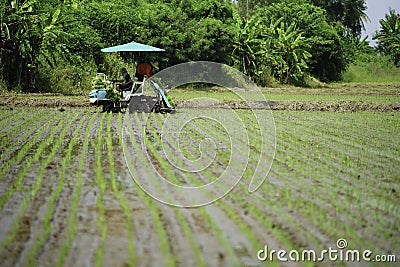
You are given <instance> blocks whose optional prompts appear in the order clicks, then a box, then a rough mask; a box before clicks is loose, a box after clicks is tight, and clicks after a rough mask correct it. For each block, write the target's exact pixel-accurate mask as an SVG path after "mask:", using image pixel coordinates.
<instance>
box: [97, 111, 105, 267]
mask: <svg viewBox="0 0 400 267" xmlns="http://www.w3.org/2000/svg"><path fill="white" fill-rule="evenodd" d="M105 115H106V113H103V114H102V116H101V118H100V123H99V130H98V134H97V135H98V136H97V142H96V155H97V157H96V183H97V185H98V187H99V195H98V198H97V207H98V209H99V217H98V226H99V229H100V244H99V246H98V247H97V250H96V266H102V265H103V256H104V255H103V254H104V248H105V245H106V238H107V224H106V221H105V208H104V203H103V199H104V194H105V190H106V180H105V179H104V176H103V170H102V167H101V148H102V145H103V134H102V132H103V121H104V118H105Z"/></svg>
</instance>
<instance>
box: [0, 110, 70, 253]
mask: <svg viewBox="0 0 400 267" xmlns="http://www.w3.org/2000/svg"><path fill="white" fill-rule="evenodd" d="M70 116H71V115H67V116H66V117H65V118H64V119H63V120H61V121H60V122H59V124H58V125H57V126H56V127H54V128H53V129H52V130H51V132H50V135H49V137H48V138H47V139H45V140H43V141H42V143H40V145H39V146H38V148H37V150H36V153H35V154H34V155H33V156H32V157H31V158H30V159H29V160H28V162H27V163H26V165H25V166H24V167H23V168H22V169H21V170H20V171H19V173H18V177H17V179H16V181H15V183H14V184H13V186H12V187H11V189H10V190H8V191H7V192H6V194H5V195H4V196H3V197H2V198H1V200H0V201H1V202H0V205H1V207H3V205H4V203H5V202H6V201H8V200H9V199H10V198H11V196H12V195H13V194H14V192H15V190H16V189H18V188H19V187H20V185H21V183H22V180H23V177H24V175H25V174H26V172H27V171H28V170H29V168H30V166H31V164H32V163H33V162H37V161H38V160H39V157H40V155H41V154H42V153H43V151H44V149H45V148H46V147H47V146H48V144H51V143H53V139H54V136H55V134H56V132H57V131H58V130H59V129H62V126H64V128H63V130H62V132H61V134H60V136H61V138H58V139H57V141H56V142H55V143H54V144H53V146H52V148H51V152H50V155H49V156H48V157H47V158H46V159H45V160H44V161H43V162H42V164H41V167H40V169H39V173H38V176H37V179H36V183H35V184H34V186H33V188H32V190H31V192H30V194H29V195H28V196H26V197H24V198H23V203H22V206H21V209H20V211H19V212H18V215H17V218H16V219H15V220H14V223H13V229H12V231H11V232H10V233H9V234H8V235H7V237H6V238H5V240H4V242H3V243H2V244H1V245H0V251H2V250H3V249H4V248H5V247H7V246H8V245H9V244H10V243H11V242H12V241H13V240H14V239H15V237H16V235H17V233H18V230H19V223H20V220H21V218H22V216H24V214H25V212H26V209H27V207H28V205H29V201H30V200H31V199H33V198H34V197H35V195H36V193H37V191H38V190H39V189H40V185H41V182H42V179H43V175H44V172H45V169H46V166H47V165H48V164H49V163H50V162H51V160H52V158H53V157H54V155H55V154H56V151H57V149H58V148H59V146H60V145H61V143H62V140H63V137H64V136H65V134H66V132H67V130H68V129H69V127H70V126H71V124H72V122H73V121H74V120H70V122H69V123H68V124H67V125H64V124H63V123H64V122H65V121H66V120H67V119H68V118H69V117H70ZM77 116H78V114H76V116H75V118H76V117H77Z"/></svg>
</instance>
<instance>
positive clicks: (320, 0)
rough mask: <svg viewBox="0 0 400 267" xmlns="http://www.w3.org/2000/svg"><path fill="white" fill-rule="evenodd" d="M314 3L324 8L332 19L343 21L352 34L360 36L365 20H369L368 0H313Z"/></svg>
mask: <svg viewBox="0 0 400 267" xmlns="http://www.w3.org/2000/svg"><path fill="white" fill-rule="evenodd" d="M313 3H314V5H316V6H319V7H322V8H324V9H325V10H326V12H327V14H328V16H329V18H330V19H331V20H332V21H337V22H340V23H342V24H343V26H345V27H346V28H347V29H348V30H349V34H350V35H356V36H360V35H361V31H362V30H364V29H365V27H364V22H368V21H369V18H368V16H367V14H366V13H365V12H366V10H367V5H366V0H341V1H338V0H313Z"/></svg>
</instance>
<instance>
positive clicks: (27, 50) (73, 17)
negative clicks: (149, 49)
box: [0, 0, 400, 91]
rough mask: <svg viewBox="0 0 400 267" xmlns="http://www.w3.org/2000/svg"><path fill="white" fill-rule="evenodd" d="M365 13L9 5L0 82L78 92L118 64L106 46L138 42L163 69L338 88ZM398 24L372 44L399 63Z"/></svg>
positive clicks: (386, 26) (134, 1)
mask: <svg viewBox="0 0 400 267" xmlns="http://www.w3.org/2000/svg"><path fill="white" fill-rule="evenodd" d="M365 10H366V1H365V0H342V1H336V0H280V1H278V0H236V1H231V0H119V1H106V0H91V1H90V0H85V1H83V0H82V1H79V0H64V1H60V0H41V1H39V0H6V1H3V2H2V3H1V4H0V13H1V42H0V49H1V50H0V54H1V57H0V80H1V81H2V83H3V84H5V85H6V86H7V88H14V87H18V86H19V87H20V88H22V90H23V91H35V90H43V87H52V86H56V84H57V83H59V82H60V81H64V80H71V82H72V83H73V84H77V81H78V80H79V79H82V76H85V75H93V73H90V72H93V71H104V72H107V71H110V68H112V66H113V65H115V64H118V62H119V61H118V60H117V59H113V58H111V59H110V57H109V56H106V55H105V54H104V53H101V52H100V49H101V48H103V47H108V46H112V45H118V44H123V43H127V42H130V41H136V42H141V43H145V44H149V45H153V46H156V47H160V48H163V49H165V50H166V52H165V53H163V54H162V55H160V54H154V53H147V54H145V53H142V54H141V55H140V59H141V60H146V61H159V62H160V67H161V68H165V67H168V66H171V65H175V64H178V63H182V62H188V61H196V60H207V61H214V62H220V63H224V64H228V65H230V66H234V67H235V68H237V69H238V70H240V71H242V72H244V73H245V74H246V75H248V76H250V77H251V78H252V79H253V80H254V81H255V82H257V83H258V84H260V85H268V84H269V83H271V82H273V81H275V82H279V83H292V84H302V83H304V80H305V78H306V77H308V76H313V77H315V78H317V79H319V80H320V81H323V82H332V81H339V80H340V79H341V75H342V73H343V72H344V71H345V70H346V68H347V67H348V65H349V64H350V63H351V62H352V60H354V58H355V56H356V54H357V53H359V52H360V51H363V50H364V51H367V50H368V49H369V46H368V43H367V42H366V41H365V39H364V40H362V39H361V38H360V35H361V31H362V30H363V27H364V22H365V21H366V20H368V18H367V16H366V14H365ZM399 21H400V17H399V15H398V14H396V13H395V11H394V10H392V11H390V12H389V14H387V15H386V17H385V18H384V19H382V20H381V30H380V31H379V32H377V34H376V36H375V38H376V39H377V41H378V48H377V49H378V51H379V52H380V53H383V54H389V55H390V56H391V57H392V58H393V61H394V63H395V64H397V65H399V64H400V51H399V50H400V37H399V36H400V27H399ZM120 56H121V57H122V58H123V59H124V60H125V61H126V62H129V60H131V55H129V53H125V54H121V55H120ZM113 60H114V61H113ZM60 66H63V67H64V68H61V67H60ZM65 66H67V68H65ZM61 69H62V70H61ZM40 87H41V88H40Z"/></svg>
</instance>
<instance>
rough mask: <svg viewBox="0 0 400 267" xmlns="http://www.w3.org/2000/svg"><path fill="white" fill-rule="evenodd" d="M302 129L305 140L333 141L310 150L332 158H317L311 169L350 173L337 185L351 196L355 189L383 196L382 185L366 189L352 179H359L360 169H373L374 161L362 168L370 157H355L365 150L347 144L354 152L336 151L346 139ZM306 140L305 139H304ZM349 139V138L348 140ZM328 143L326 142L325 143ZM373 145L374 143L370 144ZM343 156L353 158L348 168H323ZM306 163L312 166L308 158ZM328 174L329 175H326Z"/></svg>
mask: <svg viewBox="0 0 400 267" xmlns="http://www.w3.org/2000/svg"><path fill="white" fill-rule="evenodd" d="M298 127H300V129H299V131H301V132H303V136H304V137H305V138H307V137H306V136H315V137H317V138H318V139H319V140H327V139H328V136H329V140H331V143H330V144H324V145H322V146H318V147H316V146H315V145H313V146H312V147H311V148H310V149H318V152H319V153H320V154H323V155H330V157H326V158H324V159H321V158H317V159H315V160H316V161H317V163H319V164H313V166H310V169H313V168H314V169H315V168H322V169H323V171H324V172H325V173H326V172H330V175H333V176H336V174H337V172H335V169H337V170H339V171H340V172H342V171H344V172H347V173H349V176H350V177H349V178H348V179H345V180H343V179H339V181H335V185H336V186H337V182H340V183H341V184H342V187H340V188H341V190H345V191H346V192H347V193H348V194H349V195H354V194H353V193H355V192H357V191H354V189H355V188H359V189H360V190H362V191H363V192H364V193H367V192H369V194H370V195H372V194H374V195H381V193H382V187H381V185H380V184H377V186H372V187H371V186H368V187H366V186H365V184H364V183H360V182H359V180H358V179H355V180H354V179H351V177H357V176H358V175H360V172H359V171H358V170H359V169H367V170H369V169H370V168H371V166H373V165H374V163H373V161H374V160H372V159H371V163H369V164H365V163H364V164H363V165H364V166H365V167H364V168H362V167H361V166H360V164H361V162H363V161H364V159H365V158H368V156H363V157H361V155H360V156H359V157H355V156H354V154H356V153H355V151H359V150H364V149H362V148H358V149H357V148H355V147H353V146H352V145H349V144H347V145H346V146H347V147H349V148H350V149H349V151H352V152H343V151H336V150H335V146H334V144H337V143H339V144H340V142H341V140H343V139H345V138H343V137H342V138H336V139H335V138H332V134H331V133H329V132H327V133H321V132H325V131H323V130H321V131H320V130H319V129H316V130H315V131H312V132H310V131H308V130H307V129H303V126H298ZM292 135H295V133H293V134H292ZM303 139H304V138H303ZM346 139H347V138H346ZM301 142H302V143H304V145H306V146H307V145H309V142H304V141H301ZM325 143H326V142H325ZM370 143H373V142H370ZM364 147H365V148H368V147H369V145H365V146H364ZM343 154H345V155H344V156H345V157H346V158H349V159H350V158H351V159H352V160H348V161H346V166H343V165H344V164H343V163H342V164H341V165H338V164H337V163H336V164H333V166H332V167H330V168H329V169H328V170H326V168H323V166H331V165H332V162H331V160H330V159H331V158H335V161H339V162H340V159H341V158H343ZM357 159H360V160H359V161H361V162H357ZM304 161H305V164H306V165H305V166H307V164H310V162H309V161H310V158H309V157H307V159H304ZM342 166H343V167H342ZM326 174H327V173H326ZM368 175H369V176H371V175H373V174H372V173H369V172H368ZM381 198H383V199H385V198H386V195H381ZM391 209H392V210H393V209H394V206H393V207H392V208H391Z"/></svg>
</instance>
